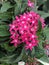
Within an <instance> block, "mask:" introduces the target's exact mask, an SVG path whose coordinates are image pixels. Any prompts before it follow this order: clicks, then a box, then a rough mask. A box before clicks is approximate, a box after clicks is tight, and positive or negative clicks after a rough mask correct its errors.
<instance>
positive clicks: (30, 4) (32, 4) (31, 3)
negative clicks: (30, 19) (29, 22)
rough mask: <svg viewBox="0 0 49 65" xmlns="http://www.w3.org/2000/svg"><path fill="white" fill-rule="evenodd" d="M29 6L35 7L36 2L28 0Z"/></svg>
mask: <svg viewBox="0 0 49 65" xmlns="http://www.w3.org/2000/svg"><path fill="white" fill-rule="evenodd" d="M28 6H29V7H32V8H34V3H33V2H31V1H30V0H28Z"/></svg>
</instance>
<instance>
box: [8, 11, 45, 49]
mask: <svg viewBox="0 0 49 65" xmlns="http://www.w3.org/2000/svg"><path fill="white" fill-rule="evenodd" d="M38 21H40V22H41V24H42V28H44V26H45V24H44V19H43V18H41V17H40V15H38V14H37V13H35V12H33V11H30V12H27V13H24V14H23V15H20V16H16V17H15V20H14V21H13V22H12V24H10V25H9V26H10V30H9V31H10V33H11V37H10V38H11V39H12V41H11V43H13V44H14V46H18V45H19V44H23V43H24V44H25V48H26V49H30V50H32V48H33V47H34V46H37V45H38V42H39V41H38V36H37V34H36V33H37V31H38V28H39V24H38Z"/></svg>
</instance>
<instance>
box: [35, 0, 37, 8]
mask: <svg viewBox="0 0 49 65" xmlns="http://www.w3.org/2000/svg"><path fill="white" fill-rule="evenodd" d="M36 6H37V0H35V8H36ZM36 9H37V8H36Z"/></svg>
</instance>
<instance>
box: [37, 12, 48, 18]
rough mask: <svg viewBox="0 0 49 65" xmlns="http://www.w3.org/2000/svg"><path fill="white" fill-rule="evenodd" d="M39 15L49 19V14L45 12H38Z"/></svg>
mask: <svg viewBox="0 0 49 65" xmlns="http://www.w3.org/2000/svg"><path fill="white" fill-rule="evenodd" d="M36 12H37V13H38V14H40V15H41V17H43V18H46V17H48V16H49V13H46V12H44V11H36Z"/></svg>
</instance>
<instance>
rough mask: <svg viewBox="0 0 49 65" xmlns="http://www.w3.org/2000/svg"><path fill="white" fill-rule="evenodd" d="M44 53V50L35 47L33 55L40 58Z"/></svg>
mask: <svg viewBox="0 0 49 65" xmlns="http://www.w3.org/2000/svg"><path fill="white" fill-rule="evenodd" d="M43 55H44V50H42V49H40V47H39V46H38V47H35V57H36V58H41V57H42V56H43Z"/></svg>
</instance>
